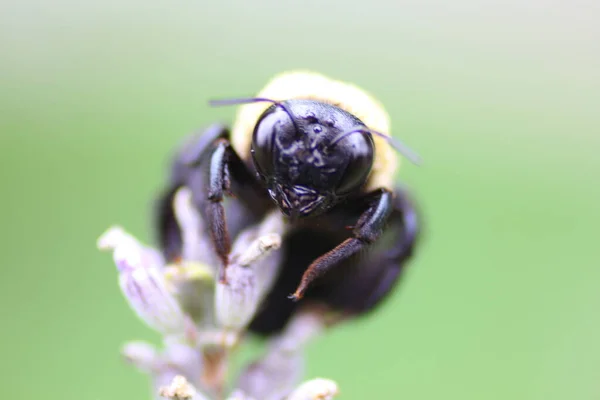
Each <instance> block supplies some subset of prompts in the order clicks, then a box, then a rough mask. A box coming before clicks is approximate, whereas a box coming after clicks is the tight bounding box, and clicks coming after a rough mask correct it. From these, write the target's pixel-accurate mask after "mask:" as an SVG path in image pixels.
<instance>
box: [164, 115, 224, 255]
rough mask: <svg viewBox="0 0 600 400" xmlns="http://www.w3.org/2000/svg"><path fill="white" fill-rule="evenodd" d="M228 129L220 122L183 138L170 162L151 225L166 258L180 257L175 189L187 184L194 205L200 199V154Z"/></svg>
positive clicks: (180, 242) (179, 234)
mask: <svg viewBox="0 0 600 400" xmlns="http://www.w3.org/2000/svg"><path fill="white" fill-rule="evenodd" d="M228 134H229V131H228V129H227V127H226V126H225V125H223V124H213V125H210V126H209V127H208V128H206V129H204V130H203V131H202V132H200V133H197V134H194V135H191V136H190V137H189V138H187V139H186V140H185V141H184V143H183V145H182V147H181V148H180V149H179V150H178V151H177V152H176V154H175V157H174V159H173V160H172V161H171V171H170V177H169V182H168V184H167V186H166V187H165V188H164V189H163V190H162V192H161V193H160V194H159V196H158V198H157V200H156V204H155V207H154V221H155V222H154V226H155V229H156V232H157V236H158V238H157V240H158V243H159V246H160V248H161V251H162V253H163V255H164V257H165V259H166V260H168V261H173V260H175V259H177V258H179V257H181V248H182V239H181V232H180V230H179V225H178V223H177V219H176V218H175V212H174V210H173V198H174V196H175V193H177V190H179V189H180V188H181V187H182V186H187V187H189V188H190V190H191V191H192V196H193V198H194V200H195V201H194V202H195V203H196V205H198V203H201V202H202V198H203V197H205V193H206V190H205V188H204V186H205V185H204V184H203V182H202V178H201V176H199V174H198V171H197V169H198V168H199V164H200V161H201V159H202V157H203V156H204V155H205V154H206V153H207V151H208V150H209V149H210V146H211V144H212V143H214V142H215V141H216V140H217V139H219V138H221V137H227V136H228Z"/></svg>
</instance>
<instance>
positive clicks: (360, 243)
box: [290, 189, 393, 301]
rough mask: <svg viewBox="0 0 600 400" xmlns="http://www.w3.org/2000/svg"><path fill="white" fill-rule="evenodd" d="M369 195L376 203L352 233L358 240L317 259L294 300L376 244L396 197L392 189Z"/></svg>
mask: <svg viewBox="0 0 600 400" xmlns="http://www.w3.org/2000/svg"><path fill="white" fill-rule="evenodd" d="M367 196H369V197H370V196H373V203H372V205H371V206H370V207H369V208H367V210H366V211H365V212H363V213H362V215H361V216H360V218H359V219H358V222H357V224H356V225H355V227H354V229H353V231H352V232H353V235H354V237H351V238H348V239H346V240H345V241H343V242H342V243H341V244H339V245H338V246H336V247H335V248H334V249H333V250H331V251H329V252H327V253H325V254H324V255H322V256H321V257H319V258H318V259H316V260H315V261H314V262H313V263H312V264H311V265H310V266H309V267H308V269H307V270H306V271H305V272H304V275H302V279H301V281H300V285H299V286H298V288H297V289H296V291H295V292H294V294H292V295H291V296H290V298H291V299H292V300H294V301H298V300H300V299H301V298H302V297H303V296H304V292H305V291H306V290H307V289H308V287H309V285H310V284H311V282H312V281H314V280H315V279H317V278H318V277H320V276H321V275H323V274H324V273H325V272H327V271H329V270H330V269H331V268H333V267H334V266H335V265H336V264H338V263H339V262H340V261H342V260H345V259H347V258H348V257H350V256H352V255H353V254H356V253H357V252H358V251H360V250H361V249H363V248H365V247H366V246H368V245H369V244H371V243H373V242H375V241H376V240H377V239H378V238H379V237H380V236H381V233H382V231H383V227H384V226H385V224H386V222H387V220H388V218H389V216H390V214H391V212H392V210H393V194H392V192H390V191H389V190H386V189H380V190H378V191H377V192H375V193H371V194H369V195H367Z"/></svg>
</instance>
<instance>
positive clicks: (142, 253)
mask: <svg viewBox="0 0 600 400" xmlns="http://www.w3.org/2000/svg"><path fill="white" fill-rule="evenodd" d="M98 245H99V247H100V248H102V249H105V250H108V249H112V250H113V258H114V260H115V263H116V265H117V269H118V271H119V285H120V287H121V291H122V292H123V294H124V295H125V298H126V299H127V301H128V303H129V305H130V307H131V308H132V309H133V310H134V311H135V313H136V314H137V315H138V317H139V318H140V319H142V321H144V322H145V323H146V324H147V325H148V326H150V327H151V328H153V329H155V330H156V331H158V332H160V333H162V334H163V335H174V334H185V333H186V328H187V326H188V324H187V322H186V318H187V317H186V315H185V314H184V312H183V311H182V309H181V307H180V305H179V303H178V302H177V300H176V299H175V298H174V297H173V295H172V294H171V293H170V292H169V291H168V289H167V284H166V281H165V279H164V275H163V273H162V271H161V270H160V265H159V264H158V262H159V258H157V256H156V252H155V251H154V250H153V249H148V248H146V247H144V246H142V245H141V244H140V243H139V242H138V241H137V240H136V239H135V238H134V237H133V236H131V235H129V234H127V233H126V232H125V231H123V230H122V229H121V228H113V229H110V230H109V231H107V232H106V233H105V234H104V235H102V237H100V239H99V240H98Z"/></svg>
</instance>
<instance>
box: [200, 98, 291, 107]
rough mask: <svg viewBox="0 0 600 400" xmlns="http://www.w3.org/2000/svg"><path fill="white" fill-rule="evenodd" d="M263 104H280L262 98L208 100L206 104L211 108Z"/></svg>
mask: <svg viewBox="0 0 600 400" xmlns="http://www.w3.org/2000/svg"><path fill="white" fill-rule="evenodd" d="M264 102H267V103H273V104H277V105H281V103H280V102H278V101H276V100H271V99H267V98H264V97H247V98H238V99H219V100H209V102H208V104H209V105H210V106H211V107H221V106H235V105H239V104H250V103H264Z"/></svg>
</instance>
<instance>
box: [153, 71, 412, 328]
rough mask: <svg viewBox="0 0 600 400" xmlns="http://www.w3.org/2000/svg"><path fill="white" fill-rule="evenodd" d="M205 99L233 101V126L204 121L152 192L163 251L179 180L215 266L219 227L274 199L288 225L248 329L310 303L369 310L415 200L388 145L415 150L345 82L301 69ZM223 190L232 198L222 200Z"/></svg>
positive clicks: (257, 213) (405, 251) (408, 253)
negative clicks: (235, 93)
mask: <svg viewBox="0 0 600 400" xmlns="http://www.w3.org/2000/svg"><path fill="white" fill-rule="evenodd" d="M216 104H217V105H218V104H220V105H224V104H239V109H238V112H237V116H236V119H235V122H234V124H233V126H232V127H231V129H229V128H228V127H227V126H225V125H222V124H215V125H212V126H210V127H209V128H208V129H206V130H205V131H204V132H202V133H201V134H199V135H197V136H195V137H194V138H193V139H192V140H191V141H190V142H188V143H187V144H185V145H184V146H183V148H182V149H181V150H180V151H179V152H178V153H177V155H176V157H175V160H174V163H173V167H172V176H171V179H170V181H169V185H168V187H167V188H166V189H165V191H164V192H163V193H162V194H161V196H160V199H159V207H158V219H157V221H158V225H157V230H158V233H159V239H160V245H161V248H162V251H163V253H164V255H165V257H166V258H167V259H168V260H174V259H176V258H178V257H179V256H180V251H181V236H180V232H179V229H178V226H177V223H176V220H175V217H174V212H173V209H172V200H173V196H174V194H175V192H176V191H177V190H178V189H179V188H180V187H181V186H187V187H189V188H190V189H191V191H192V193H193V201H194V205H195V207H197V209H198V211H199V212H200V214H201V215H202V216H203V218H204V220H205V221H206V222H207V226H208V231H209V233H210V237H211V241H212V243H213V244H214V248H215V250H216V253H217V254H218V256H219V258H220V259H221V262H222V264H223V268H222V270H226V266H227V263H228V255H229V252H230V250H231V242H230V236H233V235H235V234H237V233H238V232H239V231H240V230H241V229H243V228H244V227H246V226H248V225H249V224H252V223H257V222H258V221H260V220H261V219H262V218H264V216H265V215H266V214H267V213H268V212H271V211H272V210H274V209H278V210H279V211H280V212H281V213H282V214H283V215H284V216H285V219H286V220H287V222H288V225H289V229H288V230H287V233H286V235H285V236H284V240H283V245H282V251H283V252H284V257H283V260H284V261H283V264H282V267H281V268H280V272H279V275H278V277H277V278H276V279H275V283H274V285H273V287H272V289H271V291H270V293H269V294H268V295H267V297H266V298H265V301H264V304H263V305H262V307H261V309H260V311H259V313H258V314H257V315H256V316H255V318H254V320H253V321H252V322H251V324H250V326H249V329H250V330H251V331H253V332H255V333H258V334H264V335H269V334H273V333H276V332H278V331H280V330H281V329H282V328H283V327H285V325H286V323H287V321H288V320H289V319H290V317H291V316H292V315H293V314H294V313H295V312H296V311H297V310H299V309H300V308H301V307H304V306H309V305H312V306H314V305H316V306H319V307H324V308H325V309H326V310H330V311H333V312H335V313H338V314H339V315H344V316H350V317H353V316H359V315H361V314H364V313H366V312H369V311H370V310H373V309H374V308H375V307H376V306H377V305H378V304H380V303H381V301H382V300H383V299H384V298H385V297H386V295H387V294H389V293H390V292H391V291H392V289H393V288H394V287H395V286H396V284H397V282H398V280H399V277H400V276H401V272H402V270H403V269H404V267H405V266H406V264H407V263H408V261H409V260H410V259H411V257H412V255H413V252H414V249H415V247H416V242H417V239H418V234H419V224H418V218H417V211H416V208H415V205H414V202H413V201H412V199H411V197H410V194H409V192H408V191H407V190H406V189H405V188H404V187H402V186H399V185H396V184H395V178H396V172H397V170H398V168H399V162H400V157H399V156H398V151H397V150H400V151H399V152H400V153H402V154H404V155H405V156H406V157H407V158H409V159H413V160H414V159H415V158H416V156H415V155H414V154H413V153H411V152H410V150H408V149H407V148H405V147H404V146H402V145H401V144H400V143H399V142H396V141H395V139H392V137H391V135H390V119H389V116H388V114H387V113H386V111H385V109H384V108H383V107H382V106H381V105H380V104H379V103H378V101H377V100H375V99H374V98H373V97H372V96H371V95H369V94H368V93H367V92H365V91H363V90H362V89H360V88H358V87H356V86H354V85H352V84H348V83H344V82H339V81H336V80H333V79H330V78H328V77H325V76H323V75H320V74H317V73H313V72H304V71H295V72H288V73H284V74H281V75H279V76H276V77H275V78H274V79H273V80H271V81H270V82H269V83H268V84H267V85H266V86H265V87H264V88H263V89H262V90H261V91H260V92H259V93H258V95H257V96H256V97H254V98H250V99H237V100H230V101H220V102H216ZM394 147H395V148H394ZM228 196H234V197H235V198H236V199H237V201H236V202H235V204H236V206H231V207H229V206H227V207H225V206H224V202H223V201H224V199H225V198H226V197H228ZM227 204H229V203H227Z"/></svg>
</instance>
